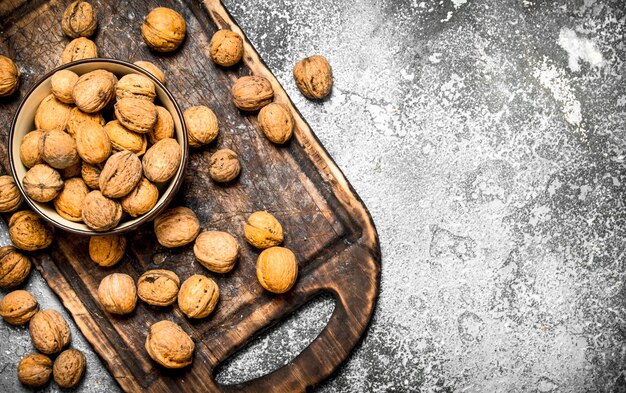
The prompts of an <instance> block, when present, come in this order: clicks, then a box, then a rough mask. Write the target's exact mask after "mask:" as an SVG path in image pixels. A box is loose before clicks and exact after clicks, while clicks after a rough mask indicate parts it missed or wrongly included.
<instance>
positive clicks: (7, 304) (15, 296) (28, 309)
mask: <svg viewBox="0 0 626 393" xmlns="http://www.w3.org/2000/svg"><path fill="white" fill-rule="evenodd" d="M38 311H39V303H37V299H35V297H34V296H33V295H32V294H31V293H30V292H27V291H23V290H17V291H13V292H9V293H7V295H6V296H5V297H4V298H2V301H0V316H2V319H4V321H5V322H7V323H10V324H11V325H16V326H20V325H25V324H27V323H28V321H30V319H31V318H32V317H33V315H35V314H36V313H37V312H38Z"/></svg>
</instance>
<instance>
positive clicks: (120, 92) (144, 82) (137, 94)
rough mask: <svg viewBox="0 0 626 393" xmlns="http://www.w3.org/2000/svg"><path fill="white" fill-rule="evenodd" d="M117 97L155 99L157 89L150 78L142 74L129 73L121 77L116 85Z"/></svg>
mask: <svg viewBox="0 0 626 393" xmlns="http://www.w3.org/2000/svg"><path fill="white" fill-rule="evenodd" d="M115 95H116V96H117V99H118V100H120V99H122V98H141V99H144V100H148V101H154V99H155V97H156V90H155V87H154V83H153V82H152V80H151V79H150V78H148V77H147V76H145V75H141V74H127V75H124V76H123V77H121V78H120V80H119V81H118V82H117V85H116V86H115Z"/></svg>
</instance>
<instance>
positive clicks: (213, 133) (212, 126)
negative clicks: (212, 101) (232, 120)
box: [183, 105, 219, 147]
mask: <svg viewBox="0 0 626 393" xmlns="http://www.w3.org/2000/svg"><path fill="white" fill-rule="evenodd" d="M183 117H184V119H185V125H186V126H187V137H188V139H189V146H191V147H200V146H202V145H206V144H209V143H211V142H213V140H215V138H217V134H218V131H219V130H218V125H217V117H216V116H215V113H213V111H212V110H211V109H210V108H208V107H206V106H202V105H201V106H192V107H191V108H189V109H187V110H186V111H185V113H183Z"/></svg>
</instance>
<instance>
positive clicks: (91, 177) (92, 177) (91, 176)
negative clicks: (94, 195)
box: [80, 162, 102, 190]
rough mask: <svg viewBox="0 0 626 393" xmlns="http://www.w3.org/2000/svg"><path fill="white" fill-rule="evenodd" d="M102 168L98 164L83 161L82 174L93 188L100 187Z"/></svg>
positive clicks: (86, 182)
mask: <svg viewBox="0 0 626 393" xmlns="http://www.w3.org/2000/svg"><path fill="white" fill-rule="evenodd" d="M101 171H102V170H101V169H100V167H98V166H96V165H92V164H89V163H87V162H83V163H82V165H81V169H80V176H81V177H82V178H83V180H84V181H85V184H87V187H89V188H91V189H92V190H98V189H100V172H101Z"/></svg>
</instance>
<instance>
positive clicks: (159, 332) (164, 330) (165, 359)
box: [146, 320, 195, 368]
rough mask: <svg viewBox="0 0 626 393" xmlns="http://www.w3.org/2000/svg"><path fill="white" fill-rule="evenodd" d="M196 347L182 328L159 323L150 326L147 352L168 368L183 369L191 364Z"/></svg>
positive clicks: (171, 323) (170, 323) (163, 322)
mask: <svg viewBox="0 0 626 393" xmlns="http://www.w3.org/2000/svg"><path fill="white" fill-rule="evenodd" d="M194 349H195V345H194V343H193V340H192V339H191V337H189V335H188V334H187V333H185V331H184V330H183V329H181V327H180V326H178V325H177V324H175V323H174V322H170V321H167V320H165V321H159V322H157V323H155V324H153V325H152V326H150V331H149V332H148V336H147V337H146V351H147V352H148V355H150V357H151V358H152V360H154V361H155V362H157V363H159V364H160V365H161V366H163V367H166V368H183V367H186V366H188V365H190V364H191V362H192V360H193V351H194Z"/></svg>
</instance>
